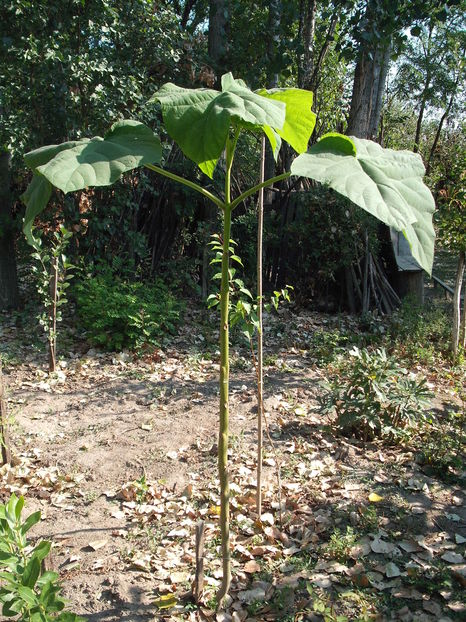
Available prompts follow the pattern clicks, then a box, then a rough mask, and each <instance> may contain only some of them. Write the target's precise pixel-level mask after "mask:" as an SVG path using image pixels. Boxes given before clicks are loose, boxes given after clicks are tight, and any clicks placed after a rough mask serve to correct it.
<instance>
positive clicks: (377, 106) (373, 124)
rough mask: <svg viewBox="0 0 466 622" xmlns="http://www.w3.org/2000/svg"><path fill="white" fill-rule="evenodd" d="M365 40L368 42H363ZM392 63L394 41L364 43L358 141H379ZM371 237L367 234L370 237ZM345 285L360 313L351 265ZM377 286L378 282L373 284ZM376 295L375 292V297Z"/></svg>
mask: <svg viewBox="0 0 466 622" xmlns="http://www.w3.org/2000/svg"><path fill="white" fill-rule="evenodd" d="M376 8H377V7H376V0H369V2H368V3H367V9H366V15H365V17H366V32H368V33H369V34H370V33H371V32H372V31H373V30H375V29H376V28H378V25H377V23H376V19H375V15H376ZM363 40H364V39H363ZM389 64H390V42H389V41H388V40H387V39H385V40H379V41H377V42H374V43H373V44H372V45H371V46H368V45H366V44H365V43H360V48H359V54H358V57H357V60H356V67H355V71H354V81H353V93H352V97H351V108H350V113H349V117H348V128H347V130H346V133H347V134H349V135H351V136H356V137H357V138H366V139H372V140H375V139H376V137H377V134H378V128H379V123H380V116H381V112H382V101H383V93H384V91H385V84H386V81H387V75H388V69H389ZM366 235H367V234H366ZM367 263H368V264H369V267H370V266H371V265H372V258H371V256H370V253H369V255H368V257H366V264H367ZM363 278H364V283H362V291H364V292H365V293H366V296H365V300H364V301H363V310H364V311H365V310H367V309H366V307H368V305H369V302H370V293H369V282H368V279H369V274H368V270H365V271H364V276H363ZM345 285H346V296H347V302H348V307H349V309H350V311H351V313H354V312H355V311H356V297H355V293H354V292H355V288H356V289H357V285H358V284H357V283H356V282H355V277H354V271H353V270H351V268H350V266H347V267H346V269H345ZM373 286H374V288H375V287H376V284H375V282H374V283H373ZM375 294H376V292H375V291H373V295H374V296H375Z"/></svg>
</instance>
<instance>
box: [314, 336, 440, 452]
mask: <svg viewBox="0 0 466 622" xmlns="http://www.w3.org/2000/svg"><path fill="white" fill-rule="evenodd" d="M349 354H350V355H351V356H350V358H349V360H348V361H346V363H344V364H343V366H342V368H341V369H340V370H339V373H338V375H337V376H336V377H335V378H334V379H333V380H332V381H331V382H330V383H328V384H327V385H326V390H325V393H324V394H323V395H322V396H321V398H320V400H319V402H320V409H321V412H322V413H324V414H335V415H336V424H337V426H338V427H339V428H340V430H341V431H342V433H343V434H344V435H346V436H357V437H359V438H362V439H363V440H365V441H367V440H372V439H374V438H384V439H387V440H390V441H399V440H401V439H403V438H406V437H408V436H410V435H411V433H412V432H413V431H414V430H415V429H416V428H417V426H418V425H419V424H420V423H421V422H422V421H425V420H426V419H427V415H426V412H425V408H426V407H427V406H428V404H429V397H430V396H431V393H430V391H429V389H428V387H427V385H426V381H425V379H421V380H418V379H416V378H414V377H412V376H411V375H409V374H408V372H407V371H406V370H405V369H403V368H402V367H400V365H399V364H398V363H397V362H396V361H395V359H393V358H390V357H388V356H387V353H386V352H385V350H384V349H383V348H382V349H378V350H375V351H374V352H370V351H369V350H367V349H363V350H360V349H359V348H356V347H354V348H353V349H352V350H351V351H350V353H349Z"/></svg>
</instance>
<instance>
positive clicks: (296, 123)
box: [256, 89, 316, 156]
mask: <svg viewBox="0 0 466 622" xmlns="http://www.w3.org/2000/svg"><path fill="white" fill-rule="evenodd" d="M256 93H257V94H258V95H262V97H267V98H269V99H272V100H274V101H280V102H283V103H284V104H286V117H285V123H284V124H283V127H282V129H277V130H275V132H276V133H277V134H278V135H279V136H280V137H281V138H283V140H285V141H286V142H287V143H288V144H290V145H291V146H292V147H293V149H294V150H295V151H297V152H298V153H304V152H305V151H306V150H307V146H308V143H309V139H310V137H311V134H312V132H313V131H314V127H315V124H316V115H315V114H314V113H313V112H312V110H311V109H312V99H313V95H312V92H311V91H305V90H303V89H272V90H270V91H266V90H265V89H262V90H259V91H256ZM264 131H265V132H266V133H267V135H268V136H269V133H268V132H270V134H273V132H274V130H272V128H267V129H266V128H264ZM269 140H270V143H271V145H272V148H274V144H273V139H271V138H270V136H269ZM277 147H278V149H279V148H280V146H279V144H278V142H277ZM276 155H277V150H276V149H275V156H276Z"/></svg>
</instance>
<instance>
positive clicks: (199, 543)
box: [194, 520, 205, 604]
mask: <svg viewBox="0 0 466 622" xmlns="http://www.w3.org/2000/svg"><path fill="white" fill-rule="evenodd" d="M204 543H205V523H204V521H203V520H200V521H199V522H198V523H197V525H196V577H195V579H194V600H195V601H196V603H198V604H199V601H200V600H201V596H202V590H203V589H204Z"/></svg>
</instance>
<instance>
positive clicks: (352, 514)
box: [0, 314, 466, 622]
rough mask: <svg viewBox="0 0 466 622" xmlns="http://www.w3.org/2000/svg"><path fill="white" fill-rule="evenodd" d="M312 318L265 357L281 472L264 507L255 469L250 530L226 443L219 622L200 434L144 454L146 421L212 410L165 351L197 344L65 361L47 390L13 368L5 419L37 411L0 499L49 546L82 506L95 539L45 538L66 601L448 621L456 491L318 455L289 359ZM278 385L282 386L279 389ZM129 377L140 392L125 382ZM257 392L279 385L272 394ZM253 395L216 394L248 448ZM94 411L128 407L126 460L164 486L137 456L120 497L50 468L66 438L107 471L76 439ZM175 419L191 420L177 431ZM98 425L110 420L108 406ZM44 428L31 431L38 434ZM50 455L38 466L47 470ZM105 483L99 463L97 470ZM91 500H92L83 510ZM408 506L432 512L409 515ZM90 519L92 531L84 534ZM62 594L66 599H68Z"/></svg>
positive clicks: (214, 496)
mask: <svg viewBox="0 0 466 622" xmlns="http://www.w3.org/2000/svg"><path fill="white" fill-rule="evenodd" d="M324 319H325V321H328V320H327V319H326V318H324V317H319V316H318V314H303V315H301V316H298V317H293V318H292V321H291V322H290V323H289V330H288V332H287V333H286V339H287V340H290V339H292V340H293V341H294V343H295V345H294V346H293V347H291V348H290V347H289V345H286V346H285V347H283V348H282V349H280V350H278V351H277V355H276V363H275V364H274V365H272V366H271V367H270V368H269V370H268V377H269V385H270V386H269V388H268V392H269V397H268V398H267V402H266V410H267V412H268V417H269V422H270V429H271V435H272V437H273V438H274V440H275V444H276V449H275V451H278V454H279V459H280V463H281V482H282V495H281V504H282V505H281V507H280V505H279V497H278V494H277V490H276V480H275V477H274V474H275V470H276V468H277V466H276V460H275V455H274V453H273V452H272V451H271V449H270V447H266V455H265V459H264V465H265V471H266V483H265V486H264V502H263V505H264V507H263V512H262V515H261V516H260V517H259V516H257V515H256V513H255V501H254V495H255V489H254V482H255V468H256V462H255V451H254V450H255V448H254V444H253V442H251V440H252V437H251V440H246V438H245V437H242V436H241V434H243V430H240V433H239V436H238V438H237V439H235V440H234V442H233V443H232V449H231V452H230V461H231V481H232V484H231V489H232V503H231V505H232V567H233V583H232V589H231V597H230V599H229V601H228V608H227V610H226V611H225V612H222V613H221V614H215V613H214V601H213V600H212V599H213V597H214V595H215V592H216V590H217V588H218V585H219V583H220V577H221V563H220V560H219V528H218V514H219V511H218V510H219V499H218V486H217V482H216V479H215V477H212V475H213V474H214V473H215V451H216V447H215V441H213V438H212V435H211V434H210V430H212V429H213V427H212V425H210V426H206V429H207V432H206V434H204V435H200V436H199V437H198V438H195V440H194V437H191V438H189V437H185V439H184V443H178V444H177V445H176V446H173V445H167V446H166V447H165V449H164V450H162V451H160V448H159V445H157V447H155V446H154V445H151V443H153V442H154V441H151V439H152V438H154V436H157V434H161V428H160V427H158V421H157V419H160V420H164V418H166V421H167V425H168V426H169V427H170V423H169V422H170V421H171V420H173V419H171V418H173V417H175V419H176V417H178V416H180V417H186V416H189V417H194V416H196V414H198V413H199V412H200V410H201V409H202V410H205V408H206V404H209V405H210V404H212V406H211V409H212V413H215V411H216V405H215V404H216V400H217V396H216V392H215V390H214V391H210V392H209V391H207V392H206V391H205V390H204V389H202V390H201V388H200V387H207V386H209V384H210V383H211V382H213V381H214V380H215V379H216V374H217V371H218V364H217V362H216V360H215V359H208V358H201V359H198V360H197V361H193V360H192V359H191V360H189V359H188V358H187V356H186V352H182V347H183V346H181V343H183V344H185V343H186V342H187V341H189V340H191V341H194V342H195V343H203V341H202V340H201V339H200V338H199V339H198V337H200V336H201V335H196V334H195V332H194V333H193V332H192V331H191V332H189V331H186V332H185V333H184V334H181V335H180V336H179V341H178V344H175V345H174V346H173V348H172V350H171V351H169V352H168V351H167V352H162V351H160V353H159V354H158V356H157V357H154V358H153V359H150V360H147V362H145V361H144V360H142V361H141V360H135V359H134V358H133V356H132V355H130V354H128V353H121V355H116V356H115V355H113V356H111V355H106V354H101V353H98V352H95V351H88V352H87V354H86V355H85V356H84V357H76V358H72V359H70V361H68V363H67V366H66V371H63V374H60V375H57V377H55V378H50V377H48V376H47V375H46V374H45V375H43V374H38V373H37V372H36V371H35V369H34V367H33V366H32V365H31V366H30V367H25V368H22V369H21V371H20V373H18V378H17V379H16V380H14V381H13V383H12V386H11V387H10V391H12V392H13V391H14V397H16V398H17V400H18V403H21V400H24V398H23V397H20V396H21V395H25V394H26V395H27V397H26V399H25V401H24V402H22V403H23V404H24V403H26V404H28V403H29V404H31V406H34V407H37V405H38V404H39V405H41V404H40V402H41V401H43V399H44V398H45V400H46V402H45V403H44V405H43V406H44V407H43V408H41V412H35V414H34V416H33V417H31V421H33V422H34V423H36V424H37V426H36V428H34V429H33V428H32V427H31V428H30V431H29V432H26V437H24V435H23V437H22V438H23V441H25V443H24V442H23V448H22V450H21V452H19V453H16V463H15V464H14V465H13V466H12V467H2V469H1V471H0V475H1V477H0V490H1V492H2V493H3V495H5V496H8V495H9V494H11V492H16V493H20V494H24V495H25V496H26V498H27V499H30V498H32V499H34V498H36V499H37V500H38V502H39V503H40V504H41V507H42V510H43V514H44V517H45V520H44V521H43V523H50V522H51V523H52V524H50V527H49V529H51V530H52V537H53V535H54V534H53V521H54V517H55V516H57V515H60V513H64V516H66V514H68V515H70V514H72V513H73V512H77V513H78V514H80V515H81V521H82V520H85V513H86V509H85V508H86V507H90V508H91V509H92V507H93V504H96V506H98V513H99V516H101V518H100V526H99V523H96V525H95V526H96V529H95V531H94V532H93V533H91V534H90V535H91V537H89V536H87V535H86V537H83V539H82V540H81V544H80V545H77V543H76V542H74V540H73V536H71V537H70V536H64V538H65V539H62V537H61V536H59V534H57V535H56V538H55V540H56V541H55V550H56V554H57V559H58V561H57V565H58V567H59V569H60V572H65V573H66V581H70V585H71V588H73V585H75V581H78V582H79V578H80V577H87V579H86V580H88V581H89V582H90V583H89V584H92V581H94V584H95V585H97V584H99V585H102V586H103V587H102V589H101V591H100V592H98V595H97V596H98V597H96V599H94V601H92V602H91V599H89V605H88V606H89V609H88V610H87V613H92V612H93V611H99V610H100V608H102V607H103V606H104V604H105V594H107V591H109V592H110V593H111V594H110V597H111V598H114V596H112V594H117V596H118V598H119V599H120V600H119V601H118V602H119V603H120V604H119V606H120V607H121V608H122V610H124V609H125V607H126V608H129V609H131V599H130V597H129V593H128V592H126V591H125V589H124V587H125V586H126V583H128V582H129V583H131V582H136V583H140V584H141V585H142V586H143V587H142V588H141V589H142V590H143V592H144V598H145V601H144V602H145V603H146V604H147V606H148V607H149V608H152V615H154V616H156V618H155V619H158V618H157V616H158V615H160V616H163V618H160V619H164V620H201V619H203V620H222V621H223V622H228V621H230V620H234V621H235V622H238V621H241V622H243V621H245V620H279V619H281V618H285V616H286V615H289V614H293V615H294V614H296V615H297V616H298V617H297V618H296V619H303V620H305V619H309V620H313V619H324V617H323V616H322V615H320V614H319V611H320V610H322V611H323V609H322V608H324V609H325V607H327V608H328V607H330V609H331V610H332V611H335V612H339V613H340V614H341V615H343V616H346V618H345V619H348V620H351V619H356V618H355V616H357V613H358V607H359V611H360V610H361V607H364V608H365V610H366V611H367V619H368V620H369V619H374V620H376V619H377V620H378V619H400V620H402V619H403V620H418V619H419V620H435V619H444V620H448V619H452V620H453V619H460V617H457V618H455V616H462V615H463V612H464V607H463V605H462V601H461V598H460V597H459V596H458V595H459V594H460V593H461V589H462V588H464V581H465V570H464V566H465V565H464V544H465V535H466V534H465V532H464V524H465V523H464V517H463V515H462V514H461V510H462V509H463V508H462V504H461V502H462V498H463V497H462V494H461V493H460V491H459V490H458V487H456V488H455V487H453V488H452V487H448V486H447V485H445V484H443V483H441V482H440V481H437V480H435V479H432V478H426V477H424V475H423V474H422V473H421V472H420V469H419V467H418V466H417V464H416V463H415V461H414V460H413V456H412V455H410V454H409V449H408V450H405V451H403V450H401V449H395V450H394V449H393V448H392V449H390V451H388V452H387V451H385V450H384V449H381V447H380V446H377V444H374V445H373V446H369V447H365V448H364V447H362V446H361V445H360V444H359V443H357V442H352V441H351V440H350V441H346V440H343V439H338V438H337V439H335V438H334V437H332V436H331V435H330V434H329V433H328V432H327V431H326V430H325V428H324V427H322V425H321V424H322V422H321V421H320V420H319V418H318V417H316V416H315V414H314V413H315V401H314V398H315V386H316V385H315V382H316V380H317V379H318V378H319V377H321V376H322V370H321V369H319V368H318V367H312V366H311V368H310V369H309V365H308V363H307V353H306V350H305V349H300V348H301V347H303V346H304V345H305V341H306V339H308V338H310V337H311V336H312V331H313V330H314V329H315V326H316V325H321V324H322V322H323V321H324ZM345 321H347V323H348V325H350V324H351V322H352V320H351V319H350V318H348V319H347V320H345ZM349 329H351V326H349ZM273 331H274V328H273V326H272V327H270V326H268V327H267V332H268V333H269V335H270V334H273ZM282 370H287V371H285V372H283V371H282ZM288 370H292V372H291V371H288ZM283 373H286V374H288V376H289V379H290V381H291V382H290V387H289V388H287V378H283V376H282V375H281V374H283ZM275 375H277V376H279V378H277V380H274V376H275ZM140 379H141V381H142V384H141V383H139V384H138V382H139V381H140ZM121 380H124V383H125V384H124V385H123V386H124V387H125V388H122V387H121V383H120V381H121ZM274 383H276V384H278V387H279V390H278V391H277V392H275V393H274V388H275V384H274ZM298 383H299V385H300V386H299V387H298V388H296V385H297V384H298ZM193 386H196V387H198V389H197V390H193V388H192V387H193ZM114 387H119V388H118V390H116V389H115V388H114ZM73 391H76V392H77V391H87V392H85V393H84V395H85V397H82V396H83V393H82V392H81V393H80V396H79V399H73V400H72V403H66V405H63V403H62V402H57V403H61V404H62V406H61V412H62V415H61V416H60V417H57V416H56V413H55V412H54V413H53V415H49V414H48V412H47V408H49V409H50V406H47V407H45V404H53V403H54V402H53V400H60V399H63V398H62V396H65V399H67V398H66V395H68V396H69V395H72V394H73ZM17 392H18V393H17ZM112 392H116V393H112ZM253 394H254V385H253V379H251V378H249V379H248V378H247V376H245V375H244V374H243V375H242V378H241V380H240V382H239V384H238V387H237V388H236V389H235V388H233V391H232V407H234V408H232V410H235V409H237V410H238V411H240V413H239V414H238V421H239V422H241V424H240V426H239V427H240V428H241V426H243V429H244V430H246V432H247V433H248V434H249V432H250V430H251V429H253V425H254V424H253V418H254V414H253V410H252V412H250V410H249V409H251V408H252V409H253V406H254V402H253V401H252V400H251V396H253ZM14 397H13V399H14ZM102 399H103V400H104V403H105V404H107V405H108V406H110V405H111V404H112V403H113V399H115V400H116V401H117V404H119V405H120V410H121V405H124V409H125V410H131V408H133V411H134V417H135V420H134V422H131V420H130V418H129V417H128V419H127V423H126V422H125V425H126V428H125V429H126V430H128V432H126V436H125V437H124V438H125V441H126V442H128V441H129V440H130V438H131V434H134V439H135V447H136V448H137V447H141V448H143V447H144V445H148V446H149V454H150V451H153V450H154V449H157V451H158V452H159V453H158V454H157V457H158V458H157V459H158V460H160V462H161V463H162V464H164V465H165V467H164V468H165V469H166V472H167V473H172V472H173V474H174V477H172V478H171V480H170V482H168V483H167V482H164V481H163V477H162V478H161V479H151V477H149V476H146V472H145V469H144V457H143V458H142V462H141V461H139V462H138V461H137V459H135V458H131V460H134V465H133V464H131V466H130V468H129V470H130V471H132V473H133V475H131V477H129V478H128V479H126V480H125V479H124V470H123V469H122V468H120V469H119V471H118V474H119V483H120V484H119V485H118V480H116V479H112V480H109V479H107V481H105V482H103V484H104V485H103V486H102V487H101V489H100V488H99V480H98V479H97V477H96V476H95V479H93V477H94V476H93V471H92V468H89V467H88V468H87V469H86V468H83V469H82V471H83V472H81V469H79V468H78V469H77V468H76V466H77V465H76V463H75V461H74V459H73V456H72V455H68V456H66V455H65V454H64V453H63V452H62V453H60V446H61V444H63V445H64V448H69V447H70V444H69V443H68V445H67V444H66V443H67V440H69V441H70V442H71V440H73V438H72V437H73V434H74V435H76V437H77V438H79V441H78V442H79V446H83V447H84V446H86V451H85V452H84V453H85V454H88V455H89V457H90V458H92V455H93V452H94V451H95V449H96V443H97V441H98V443H99V444H100V446H101V447H103V446H105V445H104V444H105V443H107V438H108V439H109V440H110V446H109V450H108V451H109V452H110V453H109V454H106V456H107V459H108V458H110V460H111V456H112V455H116V453H117V452H119V451H120V444H119V443H120V442H121V438H116V439H115V438H112V437H111V426H109V427H102V428H101V429H98V428H96V427H95V426H94V427H92V426H93V425H94V424H92V423H91V424H89V426H88V428H89V429H86V430H85V434H84V435H83V433H82V432H79V430H80V429H79V428H77V427H76V426H77V422H78V420H81V419H82V418H83V417H84V416H85V414H86V412H87V411H88V410H89V409H91V408H92V407H93V402H94V401H96V400H97V401H99V400H102ZM63 406H64V407H63ZM183 411H185V412H186V411H191V412H190V413H189V415H185V414H184V413H183ZM149 412H150V414H149V416H148V413H149ZM112 413H115V414H113V417H115V416H116V417H117V416H119V415H118V409H116V408H113V411H112ZM35 417H37V419H36V418H35ZM92 417H94V418H95V414H91V418H92ZM214 417H215V415H213V418H214ZM45 420H47V430H44V428H43V427H42V423H43V422H45ZM75 420H76V421H75ZM108 420H109V421H110V418H109V419H108ZM122 425H123V424H122ZM119 429H121V427H120V428H119ZM37 430H38V431H37ZM78 432H79V433H78ZM60 434H61V435H62V436H60ZM138 434H140V436H138ZM245 436H246V435H245ZM18 438H19V436H18ZM187 443H188V444H187ZM235 445H237V446H235ZM52 446H53V447H54V450H55V462H54V461H53V460H52V461H49V460H48V459H47V453H48V449H49V448H50V447H52ZM75 446H77V445H75ZM112 452H114V453H112ZM149 454H148V453H147V452H146V453H145V454H144V456H146V458H147V456H148V455H149ZM132 455H133V454H132ZM66 458H68V460H67V459H66ZM82 459H83V460H87V459H88V456H83V458H82ZM81 464H83V465H84V464H86V463H85V462H83V463H80V465H81ZM111 467H112V465H111V464H109V471H111ZM138 471H139V472H138ZM141 473H142V476H141ZM111 474H112V475H115V471H111ZM122 476H123V478H122ZM177 480H179V481H180V483H179V484H178V481H177ZM109 487H111V489H110V488H109ZM94 488H95V489H96V492H95V493H94V492H93V489H94ZM94 494H95V495H96V499H93V498H92V499H91V497H92V496H93V495H94ZM426 499H428V500H429V502H430V503H433V504H437V507H435V508H434V509H432V508H431V506H430V505H426V502H425V501H426ZM83 517H84V518H83ZM426 517H427V519H428V520H427V519H426ZM199 519H202V520H204V521H205V530H206V549H205V565H206V571H205V572H206V577H205V586H204V593H203V596H202V601H201V603H200V607H199V608H198V609H196V608H195V607H194V604H193V603H192V600H191V596H190V595H191V593H192V583H193V580H194V576H195V526H196V523H197V521H198V520H199ZM64 520H65V521H68V519H64ZM108 521H111V523H110V525H111V526H110V528H109V529H108V531H106V532H102V531H99V529H102V530H104V529H105V527H106V526H107V523H108ZM67 524H68V522H67ZM111 570H112V571H113V572H114V573H116V574H115V576H116V577H117V579H115V581H116V583H115V585H117V584H118V586H117V587H111V589H110V588H109V590H107V591H106V588H104V585H105V581H106V579H104V577H105V576H106V574H108V573H109V572H111ZM112 576H113V575H112ZM93 577H94V579H93ZM126 577H129V578H128V579H126ZM81 580H82V579H81ZM112 580H113V579H112ZM99 582H100V583H99ZM76 585H77V584H76ZM112 585H113V584H112ZM77 594H78V592H77V591H76V592H73V589H71V593H70V597H71V599H73V598H77V597H78V596H77ZM354 594H356V596H354ZM361 594H362V595H361ZM358 598H359V599H361V598H362V599H363V601H362V602H363V604H361V602H360V601H357V599H358ZM354 599H356V601H355V600H354ZM355 602H359V605H355V604H354V603H355ZM193 607H194V610H193ZM149 610H150V609H149ZM157 612H159V613H157ZM355 612H356V613H355ZM389 612H391V613H389ZM83 613H84V614H85V613H86V610H85V609H84V610H83ZM134 615H135V617H134V620H139V619H140V618H138V617H137V616H138V615H142V614H137V613H135V614H134ZM299 616H300V617H299ZM306 616H307V617H306ZM313 616H314V617H313ZM116 619H119V617H118V616H117V617H115V620H116ZM141 619H142V618H141ZM329 619H330V618H329Z"/></svg>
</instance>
